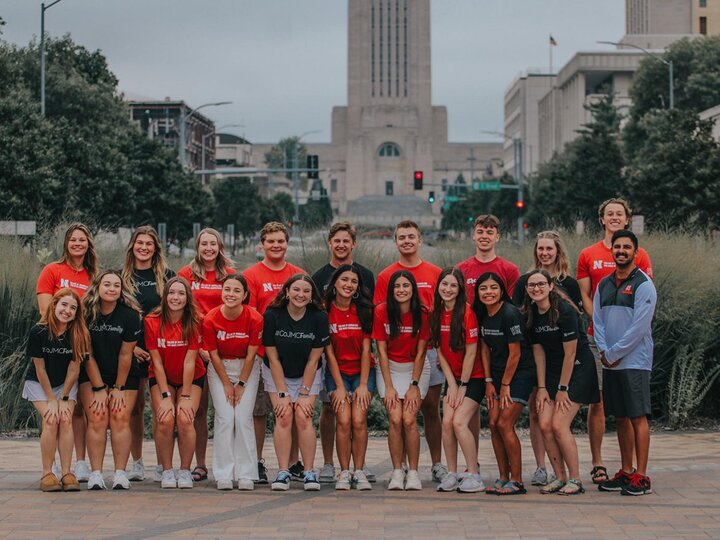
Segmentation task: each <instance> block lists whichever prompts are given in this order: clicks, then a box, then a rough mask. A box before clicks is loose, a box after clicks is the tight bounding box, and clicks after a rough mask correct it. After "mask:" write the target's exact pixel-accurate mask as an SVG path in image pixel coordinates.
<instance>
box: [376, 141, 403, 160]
mask: <svg viewBox="0 0 720 540" xmlns="http://www.w3.org/2000/svg"><path fill="white" fill-rule="evenodd" d="M377 155H378V156H379V157H400V147H399V146H398V145H397V144H395V143H391V142H386V143H382V144H381V145H380V148H378V153H377Z"/></svg>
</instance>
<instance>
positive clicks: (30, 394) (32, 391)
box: [22, 381, 78, 401]
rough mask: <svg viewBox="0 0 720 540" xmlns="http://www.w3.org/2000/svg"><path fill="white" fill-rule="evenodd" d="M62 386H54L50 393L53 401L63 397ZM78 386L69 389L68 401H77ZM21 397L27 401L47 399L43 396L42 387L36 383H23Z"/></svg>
mask: <svg viewBox="0 0 720 540" xmlns="http://www.w3.org/2000/svg"><path fill="white" fill-rule="evenodd" d="M64 387H65V385H64V384H61V385H60V386H55V387H54V388H53V389H52V391H53V394H54V395H55V399H60V398H62V396H63V388H64ZM77 393H78V384H77V383H75V384H74V385H73V387H72V388H71V389H70V394H69V395H70V400H72V401H77ZM22 397H23V398H24V399H27V400H28V401H47V400H48V398H47V396H46V395H45V391H44V390H43V387H42V385H41V384H40V383H39V382H37V381H25V384H24V385H23V391H22Z"/></svg>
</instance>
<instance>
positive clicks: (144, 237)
mask: <svg viewBox="0 0 720 540" xmlns="http://www.w3.org/2000/svg"><path fill="white" fill-rule="evenodd" d="M153 255H155V240H153V239H152V236H150V235H148V234H138V236H137V238H136V239H135V242H134V243H133V257H135V262H136V263H147V262H150V261H152V258H153Z"/></svg>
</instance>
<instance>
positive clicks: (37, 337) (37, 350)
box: [26, 325, 43, 358]
mask: <svg viewBox="0 0 720 540" xmlns="http://www.w3.org/2000/svg"><path fill="white" fill-rule="evenodd" d="M42 334H43V328H42V327H41V326H37V325H35V326H33V327H32V328H31V329H30V333H29V334H28V341H27V349H26V351H27V355H28V356H29V357H30V358H43V353H42Z"/></svg>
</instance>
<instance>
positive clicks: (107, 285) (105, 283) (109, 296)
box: [98, 274, 122, 303]
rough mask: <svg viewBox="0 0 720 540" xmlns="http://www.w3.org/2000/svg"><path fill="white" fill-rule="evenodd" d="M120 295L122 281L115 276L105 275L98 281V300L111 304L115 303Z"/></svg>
mask: <svg viewBox="0 0 720 540" xmlns="http://www.w3.org/2000/svg"><path fill="white" fill-rule="evenodd" d="M121 294H122V280H121V279H120V276H118V275H117V274H105V275H104V276H103V277H102V279H101V280H100V286H99V287H98V295H99V296H100V300H103V301H104V302H108V303H112V302H117V300H118V298H120V295H121Z"/></svg>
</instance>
